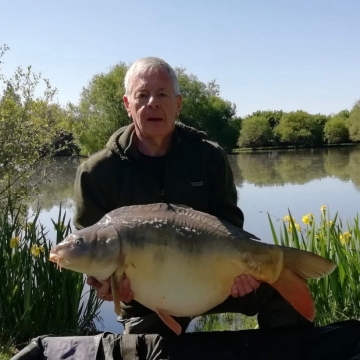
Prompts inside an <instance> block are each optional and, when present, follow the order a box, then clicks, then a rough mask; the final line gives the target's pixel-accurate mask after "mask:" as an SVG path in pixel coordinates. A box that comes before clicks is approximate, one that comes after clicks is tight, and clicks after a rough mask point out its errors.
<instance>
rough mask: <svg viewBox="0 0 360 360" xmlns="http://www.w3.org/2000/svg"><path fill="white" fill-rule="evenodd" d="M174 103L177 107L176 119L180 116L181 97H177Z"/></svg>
mask: <svg viewBox="0 0 360 360" xmlns="http://www.w3.org/2000/svg"><path fill="white" fill-rule="evenodd" d="M176 101H177V105H178V108H177V112H176V117H178V116H179V115H180V111H181V107H182V96H181V95H178V96H177V99H176Z"/></svg>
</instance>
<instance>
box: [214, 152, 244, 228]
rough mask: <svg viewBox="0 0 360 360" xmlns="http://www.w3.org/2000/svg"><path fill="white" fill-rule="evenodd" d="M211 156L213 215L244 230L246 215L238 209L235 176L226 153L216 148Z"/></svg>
mask: <svg viewBox="0 0 360 360" xmlns="http://www.w3.org/2000/svg"><path fill="white" fill-rule="evenodd" d="M212 152H214V153H213V154H210V160H209V162H210V163H211V166H210V198H209V211H210V213H211V214H213V215H215V216H218V217H219V218H221V219H224V220H226V221H228V222H230V223H231V224H233V225H235V226H238V227H240V228H243V225H244V214H243V212H242V210H241V209H240V208H239V207H238V205H237V201H238V195H237V191H236V186H235V182H234V175H233V172H232V169H231V166H230V163H229V160H228V157H227V155H226V153H225V151H224V150H223V149H222V148H221V147H220V146H216V147H214V148H213V149H212Z"/></svg>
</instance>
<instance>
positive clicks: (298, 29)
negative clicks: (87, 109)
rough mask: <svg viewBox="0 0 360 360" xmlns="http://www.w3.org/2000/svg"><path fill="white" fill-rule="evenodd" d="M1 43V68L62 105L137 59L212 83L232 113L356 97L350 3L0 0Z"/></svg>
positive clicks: (359, 19)
mask: <svg viewBox="0 0 360 360" xmlns="http://www.w3.org/2000/svg"><path fill="white" fill-rule="evenodd" d="M3 44H6V45H8V46H9V47H10V50H9V51H7V53H6V54H5V55H4V57H3V59H2V61H3V64H2V65H1V67H2V69H1V72H2V73H3V74H5V76H6V77H10V76H11V75H12V74H13V73H14V70H15V69H16V67H18V66H21V67H23V68H26V67H27V66H29V65H31V66H32V70H33V71H34V72H36V73H41V75H42V76H43V77H44V78H47V79H49V80H50V83H51V84H52V86H53V87H56V88H57V89H58V92H57V94H56V100H57V101H58V102H59V103H60V104H62V105H65V104H66V103H68V102H72V103H75V104H76V103H78V101H79V97H80V94H81V91H82V89H83V87H85V86H87V85H88V83H89V81H90V80H91V78H92V77H93V76H94V75H96V74H98V73H106V72H108V71H109V69H110V68H111V67H112V66H114V65H116V64H117V63H119V62H123V63H126V64H130V63H132V62H133V61H135V60H137V59H138V58H140V57H145V56H158V57H161V58H163V59H164V60H166V61H167V62H168V63H169V64H170V65H172V66H173V67H183V68H185V69H186V72H187V73H188V74H194V75H196V76H197V77H198V79H199V80H200V81H202V82H204V83H207V82H209V81H212V80H215V81H216V82H217V83H218V84H219V86H220V96H221V97H222V98H223V99H225V100H228V101H230V102H232V103H234V104H236V109H237V115H238V116H246V115H249V114H251V113H252V112H254V111H257V110H283V111H296V110H305V111H308V112H309V113H312V114H317V113H321V114H335V113H337V112H339V111H341V110H344V109H349V110H350V109H351V108H352V106H353V105H354V103H355V101H357V100H359V99H360V1H359V0H337V1H333V0H183V1H171V0H167V1H165V0H153V1H150V0H128V1H122V0H97V1H95V0H61V1H59V0H58V1H56V0H52V1H44V0H42V1H40V0H0V45H3Z"/></svg>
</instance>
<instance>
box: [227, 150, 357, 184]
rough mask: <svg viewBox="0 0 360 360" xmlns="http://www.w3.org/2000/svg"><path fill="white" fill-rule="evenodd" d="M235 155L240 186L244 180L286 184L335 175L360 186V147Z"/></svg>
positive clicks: (233, 164) (301, 182) (234, 163)
mask: <svg viewBox="0 0 360 360" xmlns="http://www.w3.org/2000/svg"><path fill="white" fill-rule="evenodd" d="M231 158H232V159H231V163H232V166H233V168H234V169H235V170H234V172H235V173H237V174H241V176H240V177H237V176H236V181H237V182H238V185H239V186H241V182H242V181H243V180H246V181H247V182H249V183H251V184H255V185H256V186H282V185H285V184H299V185H301V184H306V183H308V182H310V181H312V180H315V179H323V178H326V177H332V176H334V177H336V178H338V179H340V180H351V181H352V182H353V183H354V184H355V185H356V187H357V189H360V173H359V170H358V169H359V165H360V147H342V148H329V149H311V150H309V149H301V150H273V151H268V152H257V153H249V154H247V153H244V154H238V155H236V156H232V157H231ZM235 159H236V161H235ZM239 181H240V183H239Z"/></svg>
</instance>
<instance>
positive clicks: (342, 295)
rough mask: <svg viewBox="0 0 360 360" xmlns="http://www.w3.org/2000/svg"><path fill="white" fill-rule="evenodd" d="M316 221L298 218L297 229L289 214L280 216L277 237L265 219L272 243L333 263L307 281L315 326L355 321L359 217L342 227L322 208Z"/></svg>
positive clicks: (359, 288)
mask: <svg viewBox="0 0 360 360" xmlns="http://www.w3.org/2000/svg"><path fill="white" fill-rule="evenodd" d="M320 211H321V213H320V220H319V221H318V222H317V221H316V218H315V215H314V214H310V213H309V214H306V215H304V216H303V217H302V222H303V223H304V226H303V227H301V226H300V224H299V223H297V222H296V219H294V218H293V217H292V216H291V213H290V211H289V214H288V215H287V216H286V217H284V219H283V220H284V221H283V224H282V226H281V228H280V233H279V236H278V235H277V233H276V231H275V229H274V225H273V223H272V221H271V218H270V216H269V222H270V226H271V230H272V234H273V239H274V243H275V244H281V245H285V246H290V247H295V248H298V249H303V250H307V251H311V252H314V253H316V254H318V255H320V256H323V257H325V258H327V259H331V260H332V261H334V262H335V263H336V264H337V268H336V269H335V270H334V272H333V273H332V274H330V275H329V276H325V277H323V278H321V279H310V280H308V283H309V286H310V289H311V292H312V295H313V298H314V301H315V307H316V317H315V324H317V325H319V326H323V325H327V324H329V323H331V322H335V321H341V320H347V319H355V318H357V317H358V314H359V310H360V284H359V281H358V279H359V275H360V251H359V250H360V227H359V225H360V224H359V217H358V215H356V217H355V218H354V219H353V221H351V222H350V221H348V222H347V224H346V225H345V224H343V223H342V221H341V219H340V218H339V217H338V214H336V215H335V217H334V218H331V217H330V213H329V212H328V211H327V210H326V207H325V206H322V207H321V209H320Z"/></svg>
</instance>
